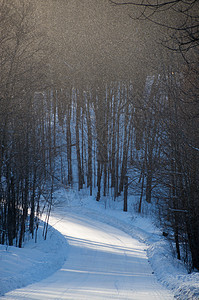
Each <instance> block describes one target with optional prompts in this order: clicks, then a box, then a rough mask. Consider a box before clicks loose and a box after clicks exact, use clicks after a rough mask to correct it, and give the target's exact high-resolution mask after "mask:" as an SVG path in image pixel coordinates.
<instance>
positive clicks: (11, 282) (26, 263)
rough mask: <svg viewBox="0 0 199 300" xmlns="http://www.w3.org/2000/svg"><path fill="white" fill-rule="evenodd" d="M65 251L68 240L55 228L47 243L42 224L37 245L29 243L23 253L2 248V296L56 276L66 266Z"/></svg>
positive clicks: (0, 254) (49, 233)
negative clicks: (56, 272)
mask: <svg viewBox="0 0 199 300" xmlns="http://www.w3.org/2000/svg"><path fill="white" fill-rule="evenodd" d="M66 249H67V240H66V239H64V237H63V236H62V235H61V234H60V233H59V232H58V231H57V230H55V229H54V228H50V230H49V232H48V238H47V240H46V241H44V239H43V237H42V224H41V225H40V227H39V230H38V242H37V243H35V242H34V240H32V239H30V240H27V241H25V245H24V248H21V249H19V248H16V247H13V246H12V247H11V246H5V245H0V295H3V294H4V293H6V292H8V291H10V290H13V289H16V288H20V287H23V286H26V285H28V284H31V283H33V282H37V281H40V280H42V279H43V278H45V277H48V276H49V275H51V274H52V273H54V272H55V271H56V270H57V269H59V268H61V266H62V265H63V263H64V261H65V259H66V254H67V252H66Z"/></svg>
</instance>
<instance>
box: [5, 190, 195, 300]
mask: <svg viewBox="0 0 199 300" xmlns="http://www.w3.org/2000/svg"><path fill="white" fill-rule="evenodd" d="M54 202H55V203H54V206H53V211H52V214H51V217H50V225H51V226H50V228H49V231H48V235H47V240H46V241H44V240H43V239H42V223H41V225H40V229H39V234H38V242H37V243H36V244H35V243H34V240H31V239H29V240H27V241H25V245H24V248H22V249H19V248H15V247H10V246H9V247H6V246H2V245H0V295H1V296H2V297H1V298H2V299H173V298H174V296H175V297H176V299H182V300H185V299H199V273H197V272H194V273H192V274H187V271H186V269H185V267H184V266H183V264H182V262H180V261H178V260H177V259H176V258H175V257H174V255H173V249H172V244H171V243H170V242H169V241H168V240H167V239H166V238H165V237H163V236H162V233H161V231H160V230H159V229H158V228H157V227H156V226H155V225H154V223H153V222H152V220H151V219H150V218H147V217H143V216H140V215H137V214H135V213H134V212H123V211H122V201H120V200H117V201H115V202H114V201H112V199H111V197H107V198H104V199H102V200H101V201H100V202H96V201H95V198H94V197H90V196H88V194H87V191H86V190H84V191H81V192H75V191H74V190H66V189H60V190H58V191H56V192H55V194H54ZM129 202H130V200H129ZM19 288H20V289H19ZM16 289H17V290H16ZM9 291H12V292H9ZM7 292H9V293H7ZM5 293H6V294H5ZM4 294H5V296H3V295H4Z"/></svg>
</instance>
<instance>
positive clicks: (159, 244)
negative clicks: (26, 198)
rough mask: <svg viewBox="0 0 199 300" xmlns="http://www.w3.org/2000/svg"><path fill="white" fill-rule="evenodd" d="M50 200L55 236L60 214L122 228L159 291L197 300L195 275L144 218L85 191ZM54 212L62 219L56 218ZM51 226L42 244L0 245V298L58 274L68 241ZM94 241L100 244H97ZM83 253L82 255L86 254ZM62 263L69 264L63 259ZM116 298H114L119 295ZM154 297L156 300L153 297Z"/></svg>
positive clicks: (197, 278) (198, 291)
mask: <svg viewBox="0 0 199 300" xmlns="http://www.w3.org/2000/svg"><path fill="white" fill-rule="evenodd" d="M54 200H55V206H54V208H53V211H52V217H51V220H50V223H51V225H52V226H53V227H55V228H57V229H58V230H59V231H60V232H62V228H61V226H62V225H61V222H62V218H64V216H65V215H67V216H70V215H72V214H75V216H78V215H79V218H80V217H81V216H82V217H83V216H85V217H88V218H89V219H90V220H91V221H92V220H96V221H100V222H102V223H103V224H108V225H111V226H114V228H117V229H120V230H122V232H125V233H127V234H128V235H130V236H131V237H133V238H135V239H136V240H138V241H139V242H144V243H145V247H144V248H145V249H147V256H148V260H149V266H150V265H151V268H152V270H153V272H154V273H155V276H156V277H157V278H158V280H159V281H160V282H161V283H163V284H164V286H165V287H167V288H169V289H171V290H172V291H173V293H174V294H175V297H176V298H177V299H182V300H185V299H199V274H198V273H197V272H195V273H192V274H187V272H186V270H185V268H184V266H183V265H182V263H181V262H180V261H178V260H177V259H175V257H174V256H173V252H172V251H173V250H172V245H171V244H170V243H169V241H168V240H167V239H165V238H164V237H163V236H162V234H161V232H160V231H159V230H158V229H157V227H156V226H154V224H153V223H152V222H151V220H150V219H148V218H144V217H142V216H138V215H135V214H134V213H133V214H132V213H131V212H128V213H124V212H122V201H117V202H112V200H111V198H106V199H102V201H101V202H96V201H95V199H94V197H89V196H88V195H87V192H86V191H82V192H81V193H77V192H75V191H73V190H64V189H62V190H59V191H57V192H56V193H55V195H54ZM60 212H61V213H62V216H63V217H60ZM93 224H94V223H93ZM100 224H101V223H100ZM59 226H60V227H59ZM73 226H74V225H73ZM99 226H102V225H99ZM104 226H105V225H104ZM53 227H50V229H49V232H48V239H47V241H42V239H39V242H38V243H37V244H34V242H33V241H29V242H27V243H26V245H25V247H24V248H23V249H17V248H15V247H8V249H7V250H6V247H5V246H1V247H0V295H3V294H4V293H5V292H7V291H9V290H13V289H16V288H19V287H22V286H25V285H27V284H30V283H33V282H35V281H39V280H41V279H43V278H45V277H47V276H49V275H50V274H51V273H52V272H55V271H56V270H57V269H60V268H61V266H62V268H61V270H62V269H63V263H64V260H65V259H67V256H68V255H69V253H68V249H69V248H70V247H68V245H67V240H68V243H70V242H71V240H70V239H67V237H66V239H65V238H64V237H63V236H61V235H60V233H58V231H56V230H55V229H54V228H53ZM115 230H116V229H115ZM62 233H63V232H62ZM65 235H66V234H65ZM67 235H68V234H67ZM116 235H117V234H115V236H116ZM120 235H121V233H120ZM109 238H110V237H109ZM99 242H100V240H99V241H98V242H97V243H99ZM139 242H138V243H139ZM106 243H107V241H106V242H105V244H106ZM70 246H71V245H70ZM73 246H74V245H73ZM117 247H118V245H117ZM120 247H121V245H120ZM87 251H88V249H87ZM111 251H112V250H111ZM69 252H70V251H69ZM145 252H146V251H145ZM84 255H85V257H86V255H87V252H86V253H84ZM103 259H105V258H103ZM22 262H23V264H22ZM66 262H68V263H69V264H70V262H69V260H68V259H67V261H66ZM64 268H65V269H68V267H66V266H65V267H64ZM82 272H83V273H82V274H85V273H84V272H87V271H86V269H84V270H82ZM128 272H130V270H128ZM71 275H72V274H71ZM101 275H102V274H101ZM121 275H122V274H121ZM86 276H88V274H87V275H86ZM89 277H90V275H89ZM121 277H122V276H121ZM49 278H50V277H49ZM84 280H85V278H84ZM89 280H91V278H89ZM96 280H98V279H96ZM82 288H83V287H82ZM163 289H164V288H163ZM117 296H118V295H117ZM127 296H128V295H126V296H124V295H123V296H122V297H124V298H120V299H128V298H125V297H127ZM145 296H146V295H145ZM106 297H107V295H106ZM27 298H28V297H27ZM29 298H30V297H29ZM8 299H10V298H8ZM13 299H14V298H13ZM18 299H19V298H18ZM32 299H36V298H32ZM66 299H67V298H66ZM69 299H70V298H69ZM71 299H73V298H71ZM76 299H78V297H77V298H76ZM81 299H82V298H81ZM88 299H95V298H92V297H91V298H88ZM96 299H97V298H96ZM99 299H100V298H99ZM116 299H119V296H118V298H116ZM135 299H139V297H138V296H137V298H135ZM140 299H142V298H140ZM146 299H152V298H146ZM157 299H159V298H158V296H157ZM162 299H164V298H162ZM165 299H167V298H165Z"/></svg>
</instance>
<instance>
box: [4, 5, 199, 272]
mask: <svg viewBox="0 0 199 300" xmlns="http://www.w3.org/2000/svg"><path fill="white" fill-rule="evenodd" d="M84 2H85V3H87V5H86V4H83V3H84ZM139 3H140V1H135V3H134V2H131V1H127V2H123V3H122V2H119V1H108V0H107V1H105V0H104V1H102V4H100V5H99V4H96V5H94V3H93V1H92V3H91V1H89V0H88V1H82V3H81V4H79V3H78V1H75V4H74V3H73V4H71V6H70V1H68V2H67V3H65V2H64V1H59V0H57V1H45V0H42V1H36V0H35V1H25V0H16V1H12V0H0V244H8V245H15V246H17V247H20V248H21V247H22V246H23V240H24V236H25V234H26V233H29V234H31V236H32V238H35V240H36V239H37V229H38V224H39V222H40V217H41V215H42V214H43V213H45V215H46V224H48V218H49V215H50V211H51V207H52V205H53V192H54V190H56V188H57V187H58V186H60V185H61V186H63V187H65V188H66V189H68V188H70V187H73V188H78V190H81V189H85V188H87V189H89V191H90V195H93V194H94V195H95V197H96V201H100V200H101V198H102V197H106V196H107V195H112V198H113V201H117V197H118V196H120V195H124V211H127V210H128V205H127V198H128V196H127V190H128V193H131V194H135V195H137V196H138V198H137V199H138V203H137V212H138V213H142V207H143V203H145V202H147V203H148V204H149V205H151V206H152V205H153V208H154V214H156V215H157V218H159V221H160V224H161V226H162V228H164V234H165V235H167V234H168V233H169V235H170V236H171V237H172V239H173V241H174V243H175V247H176V256H177V258H178V259H180V260H182V261H184V263H185V264H186V265H187V266H188V268H189V269H190V270H194V269H197V270H199V256H198V252H199V172H198V169H199V145H198V142H199V131H198V130H199V102H198V97H199V90H198V87H199V76H198V72H199V68H198V54H199V15H198V14H197V12H198V11H199V10H198V2H197V1H177V0H176V1H175V0H174V1H160V4H157V5H152V4H150V2H148V1H147V2H143V1H142V5H141V6H140V5H138V6H136V4H139ZM143 3H145V4H143ZM157 3H159V2H157ZM88 4H89V5H88ZM88 7H89V8H90V10H89V9H88ZM171 10H172V13H171V14H170V12H171ZM139 11H140V12H142V14H141V17H139V15H140V14H139ZM74 12H78V13H77V14H74ZM98 12H100V13H98ZM158 12H160V13H159V14H158ZM101 13H103V14H102V16H101ZM167 13H168V14H170V16H171V17H170V19H169V21H168V23H166V25H165V23H164V19H163V18H162V14H164V15H165V14H167ZM129 14H130V16H129ZM172 14H176V16H177V17H176V18H173V15H172ZM99 15H100V17H99ZM118 15H119V16H120V20H121V21H119V22H118V20H117V19H118ZM87 16H89V17H88V18H87ZM165 18H166V17H165ZM162 20H163V21H162ZM170 21H171V23H169V22H170ZM131 22H132V24H131ZM160 23H161V24H160ZM107 24H109V25H108V26H109V27H108V29H106V26H107ZM112 24H113V25H112ZM129 24H130V25H129ZM147 24H152V25H151V27H150V26H148V27H147ZM135 26H137V31H136V32H137V34H138V35H137V36H136V33H135V37H134V35H133V30H134V29H135ZM145 26H146V27H145ZM127 27H128V32H127V31H126V30H127ZM122 28H124V30H125V33H126V36H124V37H123V34H124V33H123V31H122V30H123V29H122ZM149 31H151V33H150V34H151V35H150V37H149V41H148V43H149V44H148V46H147V47H148V48H147V47H144V46H143V45H145V44H146V43H147V36H148V34H149ZM157 31H158V32H159V31H160V39H161V41H162V42H161V43H160V42H159V43H158V42H157V46H156V41H155V35H156V32H157ZM131 32H132V34H131ZM142 33H143V34H142ZM129 36H130V37H129ZM122 37H123V40H122V46H121V48H119V45H120V40H121V39H122ZM162 37H165V38H164V39H162ZM134 38H135V39H136V42H135V40H134ZM104 41H105V42H106V43H104ZM138 43H140V44H138ZM139 45H140V47H141V48H139ZM114 46H115V47H114ZM142 46H143V47H142ZM112 47H113V48H112ZM154 47H155V48H154ZM149 52H150V55H148V53H149ZM129 57H130V58H129ZM148 60H150V64H149V63H148ZM46 234H47V225H46V227H45V228H44V238H46Z"/></svg>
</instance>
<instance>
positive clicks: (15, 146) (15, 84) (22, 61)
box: [0, 0, 53, 247]
mask: <svg viewBox="0 0 199 300" xmlns="http://www.w3.org/2000/svg"><path fill="white" fill-rule="evenodd" d="M33 15H34V6H33V4H32V3H31V1H30V2H28V1H22V0H19V1H14V2H13V1H7V0H6V1H4V0H1V1H0V28H1V31H0V74H1V75H0V76H1V81H0V243H2V244H4V243H8V244H9V245H13V243H14V244H15V245H18V246H19V247H21V246H22V242H23V239H24V234H25V231H27V229H29V231H30V232H31V234H32V235H33V232H34V228H35V226H36V223H37V220H36V219H35V217H38V216H39V212H40V196H41V194H42V193H43V189H44V186H43V184H44V182H45V181H46V180H47V178H48V179H49V176H48V174H47V169H48V168H49V166H51V163H52V162H51V160H52V157H53V156H52V153H51V152H52V150H51V143H52V142H51V141H52V139H53V137H52V136H51V118H52V116H51V103H50V95H48V94H47V93H45V94H39V93H37V94H36V92H39V91H42V90H44V89H45V87H46V84H47V80H46V79H47V76H46V69H45V63H46V61H47V60H46V55H45V51H46V46H47V45H46V43H44V37H43V36H42V34H41V33H40V32H39V31H38V29H37V26H36V23H35V19H34V18H33Z"/></svg>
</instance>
